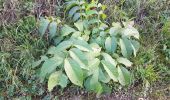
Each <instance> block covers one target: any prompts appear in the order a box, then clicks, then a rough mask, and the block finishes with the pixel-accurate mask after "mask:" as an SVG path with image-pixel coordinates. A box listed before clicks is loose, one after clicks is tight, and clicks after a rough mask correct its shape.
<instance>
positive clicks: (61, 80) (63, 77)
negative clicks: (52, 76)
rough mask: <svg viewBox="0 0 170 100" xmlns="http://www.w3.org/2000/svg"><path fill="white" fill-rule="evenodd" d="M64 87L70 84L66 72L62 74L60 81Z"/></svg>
mask: <svg viewBox="0 0 170 100" xmlns="http://www.w3.org/2000/svg"><path fill="white" fill-rule="evenodd" d="M58 84H59V85H60V86H61V87H62V88H65V87H66V86H67V84H68V77H67V76H66V75H65V74H62V75H61V76H60V81H59V83H58Z"/></svg>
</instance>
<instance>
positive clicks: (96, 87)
mask: <svg viewBox="0 0 170 100" xmlns="http://www.w3.org/2000/svg"><path fill="white" fill-rule="evenodd" d="M98 77H99V70H98V68H96V70H95V71H94V72H93V75H92V76H90V77H88V78H87V80H86V81H85V83H84V85H85V87H86V89H87V90H88V91H90V90H91V91H95V92H97V93H98V94H100V93H102V86H101V84H100V82H99V81H98Z"/></svg>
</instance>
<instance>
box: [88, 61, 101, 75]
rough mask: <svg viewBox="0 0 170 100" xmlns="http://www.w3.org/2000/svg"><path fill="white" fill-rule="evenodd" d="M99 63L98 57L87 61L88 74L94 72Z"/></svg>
mask: <svg viewBox="0 0 170 100" xmlns="http://www.w3.org/2000/svg"><path fill="white" fill-rule="evenodd" d="M99 64H100V60H99V59H98V58H95V59H92V60H90V61H89V66H88V68H89V69H90V70H89V71H88V75H91V74H93V73H94V72H95V70H96V69H98V67H99Z"/></svg>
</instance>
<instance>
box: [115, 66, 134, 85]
mask: <svg viewBox="0 0 170 100" xmlns="http://www.w3.org/2000/svg"><path fill="white" fill-rule="evenodd" d="M118 73H119V76H118V80H119V82H120V84H121V85H123V86H125V85H129V84H130V82H131V75H130V72H129V71H128V70H127V69H126V68H124V67H121V66H118Z"/></svg>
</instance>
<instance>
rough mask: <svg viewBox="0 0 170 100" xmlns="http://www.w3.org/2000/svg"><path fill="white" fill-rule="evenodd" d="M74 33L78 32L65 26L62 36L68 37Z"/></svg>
mask: <svg viewBox="0 0 170 100" xmlns="http://www.w3.org/2000/svg"><path fill="white" fill-rule="evenodd" d="M73 32H76V30H75V29H74V28H72V27H70V26H68V25H64V27H63V28H62V29H61V34H62V36H67V35H69V34H70V33H73Z"/></svg>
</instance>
